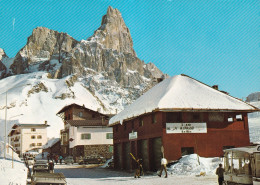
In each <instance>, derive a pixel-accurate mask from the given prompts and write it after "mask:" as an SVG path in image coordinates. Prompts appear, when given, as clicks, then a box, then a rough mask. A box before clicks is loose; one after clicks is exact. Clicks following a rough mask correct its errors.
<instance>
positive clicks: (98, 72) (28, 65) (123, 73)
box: [10, 7, 164, 110]
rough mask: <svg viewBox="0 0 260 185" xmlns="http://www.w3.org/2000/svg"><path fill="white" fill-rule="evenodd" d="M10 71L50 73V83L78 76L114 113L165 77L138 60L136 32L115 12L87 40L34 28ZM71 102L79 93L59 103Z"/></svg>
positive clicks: (103, 20) (42, 28)
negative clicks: (133, 34)
mask: <svg viewBox="0 0 260 185" xmlns="http://www.w3.org/2000/svg"><path fill="white" fill-rule="evenodd" d="M10 70H11V74H22V73H30V72H34V71H47V72H48V73H49V74H48V77H49V78H63V77H66V76H69V75H74V76H76V78H77V80H79V79H80V80H81V82H82V81H83V82H84V83H85V85H84V87H85V88H86V89H88V90H89V91H90V92H91V93H92V94H93V95H94V96H95V97H97V99H98V100H99V101H100V102H102V103H104V102H105V103H104V104H105V106H106V107H109V109H110V110H113V107H120V108H119V109H123V107H124V106H125V105H128V104H129V103H131V102H132V101H133V100H135V99H136V98H138V97H139V96H140V95H141V94H143V93H144V92H145V91H147V90H148V89H150V88H151V87H152V86H153V85H154V84H155V83H154V79H157V78H160V79H161V78H163V77H164V74H163V73H162V72H161V71H160V70H159V69H158V68H157V67H156V66H155V65H154V64H152V63H149V64H145V63H144V61H142V60H140V59H139V58H138V57H137V55H136V53H135V51H134V49H133V41H132V38H131V35H130V31H129V29H128V28H127V26H126V25H125V22H124V20H123V18H122V15H121V13H120V12H119V11H118V10H117V9H113V8H112V7H109V8H108V10H107V14H106V15H104V16H103V18H102V21H101V26H100V27H99V28H98V29H97V30H96V31H95V32H94V34H93V36H91V37H89V38H88V39H87V40H81V41H76V40H75V39H73V38H72V37H71V36H69V35H68V34H66V33H62V32H61V33H60V32H57V31H54V30H50V29H48V28H44V27H38V28H36V29H34V30H33V32H32V35H31V36H30V37H29V38H28V41H27V44H26V45H25V46H24V47H23V48H22V49H21V50H20V51H19V52H18V53H17V55H16V56H15V58H14V62H13V64H12V65H11V67H10ZM155 81H156V80H155ZM156 82H158V81H156ZM66 97H74V94H72V95H71V96H70V95H69V96H67V95H64V96H61V97H57V98H61V99H63V98H66ZM111 97H113V98H111ZM114 97H117V98H114Z"/></svg>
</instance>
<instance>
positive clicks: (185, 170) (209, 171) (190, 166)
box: [168, 154, 223, 175]
mask: <svg viewBox="0 0 260 185" xmlns="http://www.w3.org/2000/svg"><path fill="white" fill-rule="evenodd" d="M198 159H199V162H198ZM220 163H223V162H222V161H221V159H220V158H218V157H215V158H204V157H199V158H198V155H197V154H191V155H186V156H183V157H182V158H181V159H180V160H179V161H178V163H176V164H173V165H172V166H171V167H170V168H168V171H169V172H171V173H172V174H175V175H200V174H203V173H206V175H213V174H215V172H216V169H217V167H218V165H219V164H220Z"/></svg>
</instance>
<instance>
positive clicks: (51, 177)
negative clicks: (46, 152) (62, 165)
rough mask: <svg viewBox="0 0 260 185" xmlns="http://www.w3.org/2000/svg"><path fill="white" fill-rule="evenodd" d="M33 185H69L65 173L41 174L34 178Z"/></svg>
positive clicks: (35, 175)
mask: <svg viewBox="0 0 260 185" xmlns="http://www.w3.org/2000/svg"><path fill="white" fill-rule="evenodd" d="M31 185H67V182H66V178H65V176H64V174H63V173H43V172H39V173H36V174H34V175H33V176H32V181H31Z"/></svg>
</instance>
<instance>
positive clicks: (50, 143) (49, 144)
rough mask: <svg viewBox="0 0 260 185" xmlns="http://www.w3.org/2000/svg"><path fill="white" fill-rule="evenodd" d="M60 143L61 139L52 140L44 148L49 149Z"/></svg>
mask: <svg viewBox="0 0 260 185" xmlns="http://www.w3.org/2000/svg"><path fill="white" fill-rule="evenodd" d="M59 141H60V138H51V139H50V140H48V142H47V143H46V144H45V145H43V146H42V148H43V149H47V148H50V147H52V146H53V145H55V144H56V143H58V142H59Z"/></svg>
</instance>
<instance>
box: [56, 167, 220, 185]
mask: <svg viewBox="0 0 260 185" xmlns="http://www.w3.org/2000/svg"><path fill="white" fill-rule="evenodd" d="M55 172H62V173H64V175H65V176H66V177H67V178H66V180H67V183H68V185H81V184H90V185H99V184H100V185H102V184H105V185H115V184H118V185H119V184H124V185H132V184H138V185H139V184H149V185H161V184H162V185H170V184H178V185H200V184H201V185H202V184H207V185H216V184H217V177H216V175H206V176H200V177H196V176H195V175H189V176H186V175H176V174H171V173H170V172H169V175H168V178H163V177H161V178H160V177H158V176H157V175H156V173H153V174H151V173H149V174H145V175H144V176H141V178H134V172H132V173H129V172H124V171H115V170H111V169H103V168H92V169H89V168H75V167H74V166H71V167H70V166H69V165H56V166H55ZM187 177H188V178H187Z"/></svg>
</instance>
